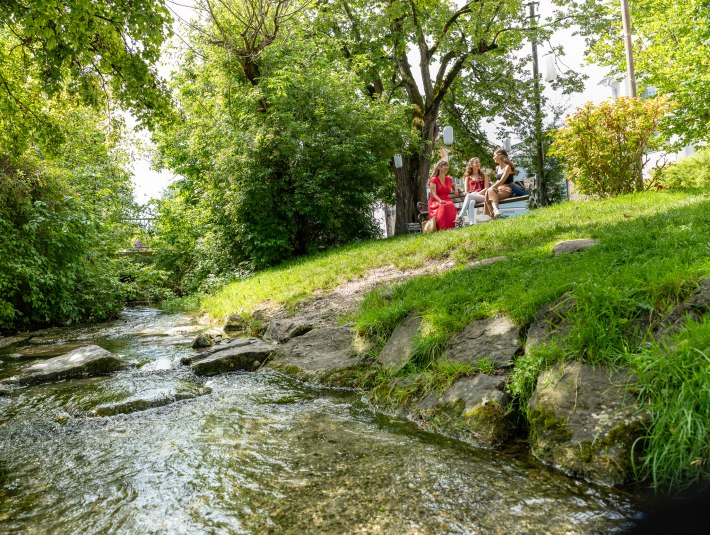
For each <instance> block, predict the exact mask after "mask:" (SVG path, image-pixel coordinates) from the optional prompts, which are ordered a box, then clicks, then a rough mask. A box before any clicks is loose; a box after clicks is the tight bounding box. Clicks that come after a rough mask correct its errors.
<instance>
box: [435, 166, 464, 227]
mask: <svg viewBox="0 0 710 535" xmlns="http://www.w3.org/2000/svg"><path fill="white" fill-rule="evenodd" d="M448 170H449V162H447V161H446V160H439V162H438V163H437V164H436V167H434V175H433V176H432V177H431V178H430V179H429V191H430V192H431V195H430V196H429V218H430V219H431V218H432V217H436V230H446V229H450V228H454V223H455V221H456V205H454V202H453V201H452V200H451V199H450V198H449V193H451V188H452V187H453V188H454V190H455V192H456V195H458V193H459V188H458V186H456V184H454V179H453V178H451V177H450V176H448V175H447V174H446V172H447V171H448Z"/></svg>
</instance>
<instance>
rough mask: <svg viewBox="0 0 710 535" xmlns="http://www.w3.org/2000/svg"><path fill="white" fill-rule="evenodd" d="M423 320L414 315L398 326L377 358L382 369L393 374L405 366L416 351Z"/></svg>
mask: <svg viewBox="0 0 710 535" xmlns="http://www.w3.org/2000/svg"><path fill="white" fill-rule="evenodd" d="M421 324H422V318H421V317H419V315H418V314H415V313H412V314H410V315H409V316H407V317H406V318H405V319H404V321H402V323H400V324H399V325H397V327H396V328H395V330H394V332H393V333H392V336H390V338H389V340H388V341H387V344H385V347H384V348H383V349H382V351H381V352H380V355H379V356H378V357H377V361H378V362H379V363H380V364H382V367H383V368H385V369H386V370H389V371H391V372H397V371H398V370H399V369H400V368H402V366H404V365H405V364H406V363H407V361H408V360H409V357H410V356H411V355H412V351H413V350H414V345H415V338H416V334H417V332H418V331H419V326H420V325H421Z"/></svg>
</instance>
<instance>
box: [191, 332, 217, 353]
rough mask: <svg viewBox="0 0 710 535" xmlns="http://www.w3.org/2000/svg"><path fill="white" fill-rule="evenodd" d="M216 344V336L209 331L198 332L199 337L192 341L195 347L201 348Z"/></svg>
mask: <svg viewBox="0 0 710 535" xmlns="http://www.w3.org/2000/svg"><path fill="white" fill-rule="evenodd" d="M213 345H214V336H212V335H211V334H208V333H202V334H198V335H197V338H195V340H193V342H192V348H193V349H201V348H203V347H212V346H213Z"/></svg>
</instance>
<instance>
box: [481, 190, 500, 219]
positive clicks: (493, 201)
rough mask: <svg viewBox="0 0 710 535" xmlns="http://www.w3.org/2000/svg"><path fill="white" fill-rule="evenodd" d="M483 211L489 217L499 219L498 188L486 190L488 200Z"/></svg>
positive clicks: (486, 199)
mask: <svg viewBox="0 0 710 535" xmlns="http://www.w3.org/2000/svg"><path fill="white" fill-rule="evenodd" d="M484 202H485V204H484V205H483V211H484V213H485V214H486V215H487V216H490V217H497V215H498V214H500V210H499V209H498V191H497V188H488V189H487V190H486V198H485V200H484Z"/></svg>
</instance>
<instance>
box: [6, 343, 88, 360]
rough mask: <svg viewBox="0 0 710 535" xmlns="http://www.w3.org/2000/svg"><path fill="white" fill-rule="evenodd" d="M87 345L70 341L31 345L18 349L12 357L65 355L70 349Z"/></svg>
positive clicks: (29, 357) (26, 357)
mask: <svg viewBox="0 0 710 535" xmlns="http://www.w3.org/2000/svg"><path fill="white" fill-rule="evenodd" d="M86 345H87V344H86V343H81V342H70V343H62V344H50V345H38V346H29V347H23V348H21V349H18V350H17V351H16V352H14V353H13V354H12V357H13V358H18V359H33V358H46V357H58V356H59V355H64V354H66V353H68V352H69V351H74V350H75V349H79V348H80V347H83V346H86Z"/></svg>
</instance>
